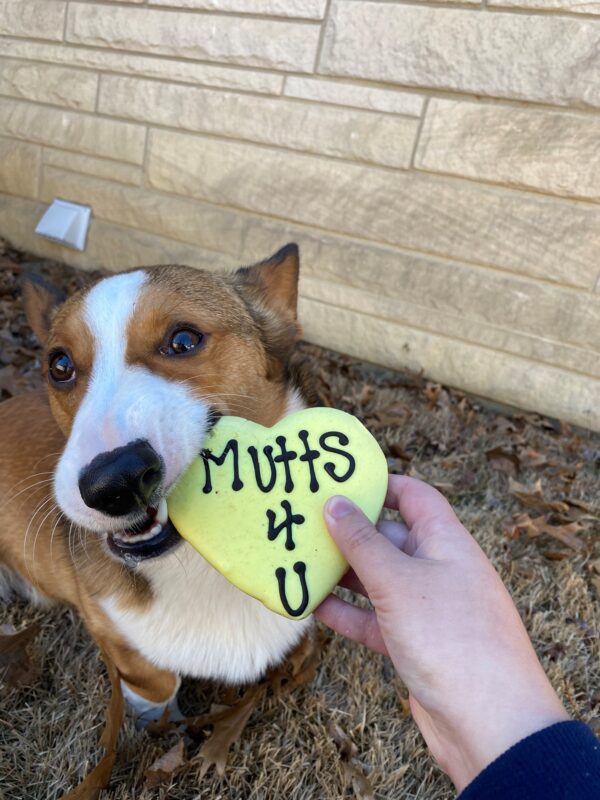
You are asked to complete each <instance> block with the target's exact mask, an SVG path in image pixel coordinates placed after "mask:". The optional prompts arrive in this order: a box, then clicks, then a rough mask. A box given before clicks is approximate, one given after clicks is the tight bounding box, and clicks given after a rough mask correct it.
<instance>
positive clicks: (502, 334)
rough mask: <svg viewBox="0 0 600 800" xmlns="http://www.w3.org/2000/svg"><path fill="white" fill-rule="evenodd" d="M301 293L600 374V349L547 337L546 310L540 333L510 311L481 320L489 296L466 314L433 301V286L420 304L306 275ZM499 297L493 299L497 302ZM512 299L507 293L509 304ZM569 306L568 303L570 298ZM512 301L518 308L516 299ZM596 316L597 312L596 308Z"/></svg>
mask: <svg viewBox="0 0 600 800" xmlns="http://www.w3.org/2000/svg"><path fill="white" fill-rule="evenodd" d="M305 263H306V260H305ZM482 283H484V282H483V281H482ZM484 286H485V283H484ZM469 288H470V287H467V288H466V291H465V294H469V295H470V291H469ZM515 289H516V287H515ZM300 293H301V295H302V296H304V297H306V298H309V299H313V300H318V301H319V302H325V303H329V304H331V305H334V306H339V307H340V308H344V309H347V310H352V311H356V312H357V313H361V314H369V315H371V316H373V317H377V318H381V319H385V320H389V321H390V322H391V323H392V324H401V325H407V326H409V327H414V328H417V329H420V330H426V331H429V332H431V333H435V334H437V335H439V336H446V337H448V338H450V339H457V340H461V341H466V342H471V343H473V344H476V345H480V346H483V347H489V348H490V349H492V350H498V351H502V352H504V353H512V354H513V355H515V356H520V357H522V358H528V359H531V360H532V361H537V362H543V363H545V364H547V365H548V366H553V367H560V368H563V369H565V370H569V371H574V372H579V373H584V374H586V375H590V376H592V377H595V378H600V359H599V358H598V352H597V350H589V349H583V348H581V347H577V346H574V345H571V344H569V343H568V342H566V341H561V340H560V339H559V338H543V333H542V329H543V323H544V319H543V316H544V314H543V313H542V314H541V315H540V317H541V318H540V323H541V324H540V331H539V335H536V334H535V333H533V334H530V333H524V332H523V331H521V330H518V329H517V328H515V329H512V328H510V327H508V325H509V320H508V316H509V315H507V319H506V320H505V321H504V322H503V323H502V325H495V324H492V323H491V322H487V321H486V320H485V319H483V320H482V319H480V316H481V310H482V307H483V306H484V305H485V304H486V302H489V299H488V298H489V295H487V294H484V295H483V297H481V296H479V297H476V298H475V300H476V306H475V309H469V311H468V313H465V314H463V315H460V314H458V313H456V312H455V311H453V310H452V309H451V308H450V304H449V303H446V302H444V298H443V297H442V298H441V301H440V302H439V304H438V306H437V307H436V306H435V305H434V303H435V300H436V299H439V297H440V296H439V295H438V294H437V293H436V292H435V290H434V293H433V296H432V297H431V298H427V299H425V300H424V298H423V297H421V298H420V299H421V301H422V302H421V303H418V302H417V301H415V300H410V299H409V297H408V296H403V295H400V296H398V295H397V293H395V292H388V293H381V292H380V291H378V290H376V289H374V290H373V291H369V289H359V288H356V287H355V286H348V285H342V284H339V283H332V282H328V281H324V280H320V279H318V278H311V277H308V276H307V275H306V274H305V275H304V277H303V278H302V279H301V283H300ZM499 296H500V295H497V296H496V297H495V302H496V304H497V303H498V297H499ZM503 299H504V298H503ZM510 299H511V298H510V295H509V303H510ZM567 304H569V298H568V297H567ZM512 305H513V306H514V303H513V304H512ZM558 311H559V307H557V312H558ZM589 316H590V315H589V314H588V317H589ZM592 316H597V311H596V313H595V314H594V315H592ZM529 317H530V320H531V322H532V323H533V322H534V320H536V319H537V315H536V314H535V312H533V313H531V314H529ZM590 334H591V330H589V331H587V335H588V337H589V336H590Z"/></svg>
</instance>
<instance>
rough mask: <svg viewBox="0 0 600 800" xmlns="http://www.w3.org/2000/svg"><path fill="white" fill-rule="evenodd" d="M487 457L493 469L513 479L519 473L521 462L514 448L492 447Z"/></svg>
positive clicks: (486, 454)
mask: <svg viewBox="0 0 600 800" xmlns="http://www.w3.org/2000/svg"><path fill="white" fill-rule="evenodd" d="M485 457H486V458H487V460H488V461H489V463H490V466H491V467H492V468H493V469H497V470H499V471H500V472H505V473H506V474H507V475H512V476H513V477H514V476H515V475H516V474H517V473H518V472H519V468H520V462H519V459H518V457H517V455H516V454H515V453H514V452H513V450H512V448H508V447H492V449H491V450H486V453H485Z"/></svg>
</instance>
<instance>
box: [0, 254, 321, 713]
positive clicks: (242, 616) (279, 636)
mask: <svg viewBox="0 0 600 800" xmlns="http://www.w3.org/2000/svg"><path fill="white" fill-rule="evenodd" d="M298 266H299V265H298V248H297V247H296V245H292V244H290V245H287V246H286V247H284V248H283V249H282V250H280V251H279V252H278V253H276V254H275V255H274V256H272V257H271V258H270V259H268V260H267V261H264V262H261V263H260V264H257V265H255V266H253V267H244V268H241V269H239V270H237V272H234V273H232V274H230V275H223V274H216V273H211V272H206V271H203V270H197V269H193V268H190V267H181V266H161V267H151V268H142V269H135V270H132V271H129V272H125V273H121V274H118V275H114V276H111V277H108V278H104V279H102V280H100V281H98V282H96V283H95V284H94V285H92V286H91V287H89V288H87V289H84V290H82V291H80V292H79V293H77V294H76V295H74V296H72V297H71V298H69V299H68V300H66V302H64V303H59V302H57V301H58V298H57V297H56V294H55V293H53V292H51V291H49V290H48V288H47V287H44V286H43V285H41V284H38V283H36V282H29V283H26V284H25V286H24V298H25V307H26V311H27V314H28V316H29V319H30V321H31V323H32V327H33V329H34V332H35V333H36V335H37V336H38V338H39V339H40V341H41V342H43V343H44V346H45V353H44V357H45V359H46V361H47V365H48V367H47V369H48V397H49V401H50V402H49V404H48V400H47V398H46V396H45V393H32V394H30V395H25V396H19V397H16V398H14V399H12V400H9V401H6V402H4V403H2V404H0V441H1V442H2V445H1V450H0V590H2V589H3V588H4V593H5V594H6V593H7V590H10V589H11V588H14V587H15V586H18V588H20V589H23V588H25V589H26V591H27V592H28V593H29V596H30V597H34V598H49V599H52V600H58V601H63V602H66V603H69V604H71V605H72V606H74V607H76V608H77V610H78V612H79V614H80V615H81V617H82V618H83V620H84V622H85V625H86V626H87V628H88V630H89V631H90V633H91V635H92V636H93V637H94V639H95V640H96V641H97V642H98V644H99V645H100V646H101V647H102V648H103V649H104V650H105V651H106V652H107V653H108V654H109V656H110V657H111V658H112V659H113V661H114V662H115V664H116V666H117V668H118V670H119V673H120V675H121V678H122V683H123V686H124V691H125V696H126V698H127V699H128V700H129V702H130V703H131V704H132V705H133V706H134V708H135V710H136V712H137V714H138V716H140V717H141V718H142V719H153V718H158V717H159V716H160V715H161V714H162V712H163V710H164V708H165V707H166V706H168V707H169V708H170V709H171V710H172V711H173V713H175V711H176V708H177V706H176V699H175V696H176V693H177V689H178V687H179V680H180V679H179V676H180V675H189V676H195V677H202V678H210V679H216V680H219V681H224V682H229V683H245V682H250V681H254V680H256V679H257V678H259V677H260V676H261V675H262V674H263V673H264V672H265V671H266V669H267V668H268V667H269V666H271V665H274V664H277V663H278V662H280V661H282V660H283V659H284V657H285V656H286V654H287V653H288V652H289V651H290V650H291V649H292V648H293V647H294V646H295V645H296V644H297V643H298V642H299V640H300V639H301V638H302V637H303V635H304V634H305V633H306V632H307V627H308V626H310V624H311V623H310V621H308V620H307V621H302V622H298V621H292V620H288V619H284V618H283V617H281V616H278V615H276V614H274V613H273V612H271V611H269V610H267V609H266V608H265V607H264V606H262V605H261V604H260V603H259V602H258V601H256V600H254V599H253V598H251V597H248V596H247V595H245V594H243V593H242V592H240V591H239V590H238V589H236V588H235V587H234V586H232V585H231V584H230V583H229V582H228V581H227V580H225V578H223V577H222V576H221V575H220V574H219V573H218V572H216V571H215V570H214V569H213V568H212V567H211V566H210V565H209V564H208V563H207V562H206V561H205V560H204V559H203V558H202V557H201V556H200V555H199V554H198V553H197V552H196V551H195V550H193V549H192V548H191V547H190V546H189V545H188V544H187V543H186V542H184V541H183V540H182V539H181V538H180V536H179V534H178V533H177V531H176V530H175V529H174V527H173V525H172V524H171V523H170V522H169V520H168V516H167V511H166V502H165V496H166V495H167V494H168V492H169V489H170V487H172V486H173V484H174V483H175V481H177V479H178V477H179V476H180V475H181V474H182V472H183V471H184V470H185V469H186V467H187V466H188V465H189V464H190V462H191V461H192V460H193V459H194V458H196V457H197V455H198V454H199V452H200V450H201V449H202V443H203V441H204V439H205V437H206V434H207V432H208V431H209V430H210V428H211V426H212V425H213V424H214V423H215V421H216V420H217V419H218V417H219V416H220V415H222V414H235V415H238V416H242V417H246V418H247V419H250V420H253V421H255V422H258V423H260V424H262V425H267V426H270V425H273V424H274V423H276V422H277V421H278V420H279V419H281V418H282V417H283V416H285V415H286V414H288V413H290V412H292V411H295V410H298V409H300V408H302V407H303V406H304V405H305V402H304V400H303V398H302V394H301V390H300V387H299V386H297V385H295V383H294V379H293V378H292V377H291V373H290V370H289V361H290V356H291V355H292V351H293V349H294V346H295V343H296V341H297V338H298V334H299V326H298V323H297V320H296V303H297V284H298Z"/></svg>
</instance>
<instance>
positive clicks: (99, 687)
mask: <svg viewBox="0 0 600 800" xmlns="http://www.w3.org/2000/svg"><path fill="white" fill-rule="evenodd" d="M13 258H14V260H17V261H18V260H26V256H20V255H19V256H13ZM38 267H39V265H38ZM44 269H46V267H45V266H44ZM51 271H52V272H53V273H54V274H55V276H56V275H62V276H64V275H65V271H64V270H60V269H59V268H57V267H52V268H51ZM0 279H1V280H2V284H1V286H2V287H3V289H2V290H1V291H0V300H2V299H3V301H4V305H3V307H2V308H0V311H2V310H3V313H4V315H5V317H6V315H7V314H8V313H9V311H10V319H8V324H7V325H6V326H5V327H4V331H5V332H6V331H7V330H8V332H9V334H10V335H12V336H13V338H14V339H15V340H16V339H18V338H19V337H23V336H24V335H26V326H25V325H24V323H23V319H22V317H21V316H20V312H19V298H18V296H17V295H18V292H16V291H14V275H13V273H10V275H9V271H8V270H6V269H5V270H1V269H0ZM11 281H12V283H11ZM65 282H66V280H65ZM7 309H8V310H9V311H7ZM2 325H3V319H2V317H0V331H1V329H2ZM24 332H25V333H24ZM3 341H4V343H9V344H10V342H9V340H8V339H7V338H6V336H5V337H4V340H2V339H0V343H1V342H3ZM1 346H4V345H1ZM27 346H28V347H29V348H30V349H31V342H29V343H28V345H27ZM13 349H14V348H13ZM6 352H8V350H7V349H5V350H3V353H6ZM11 352H12V350H11ZM15 353H17V350H16V349H15ZM304 353H305V356H306V358H307V359H308V360H309V361H310V363H311V366H312V368H313V370H314V372H315V373H316V374H318V375H320V392H321V396H322V397H323V398H324V399H327V396H330V397H331V399H332V401H333V402H334V404H335V405H337V406H339V407H340V408H343V409H345V410H348V411H350V412H352V413H354V414H357V415H358V416H359V417H361V418H363V419H365V420H366V421H367V423H368V424H369V426H370V427H371V428H372V429H374V430H375V433H376V435H377V436H378V438H379V440H380V442H381V444H382V445H383V446H384V448H385V449H386V451H387V452H393V453H395V454H396V456H399V457H396V458H394V457H390V467H391V469H393V470H395V471H408V472H412V473H413V474H418V475H420V476H422V477H424V478H426V479H427V480H430V481H432V482H434V483H436V484H438V485H439V486H440V487H441V488H442V489H443V491H445V493H446V494H447V495H448V496H449V498H450V499H451V501H452V502H453V504H454V506H455V508H456V510H457V512H458V513H459V515H460V517H461V519H462V520H463V522H464V523H465V525H466V526H467V527H468V528H469V529H470V530H471V531H472V532H473V535H474V536H475V537H476V538H477V540H478V541H479V542H480V544H481V546H482V547H483V549H484V550H485V552H486V553H487V554H488V556H489V557H490V558H491V559H492V561H493V562H494V564H495V565H496V567H497V569H498V570H499V572H500V574H501V576H502V578H503V580H504V581H505V582H506V583H507V585H508V586H509V588H510V591H511V592H512V595H513V597H514V599H515V601H516V603H517V605H518V607H519V610H520V612H521V614H522V616H523V618H524V620H525V623H526V626H527V629H528V631H529V633H530V635H531V637H532V639H533V642H534V645H535V648H536V650H537V652H538V654H539V656H540V658H541V660H542V663H543V664H544V667H545V668H546V670H547V672H548V674H549V676H550V678H551V680H552V683H553V684H554V686H555V687H556V689H557V690H558V692H559V693H560V695H561V697H562V698H563V700H564V702H565V704H566V706H567V708H568V709H569V711H570V712H571V713H572V714H573V715H575V716H577V717H579V718H581V719H583V720H586V721H592V722H594V723H595V722H596V721H597V720H598V716H599V715H600V709H599V708H598V706H599V704H600V668H599V658H598V638H597V631H598V615H597V601H598V597H597V595H596V594H595V589H594V586H593V577H594V573H593V568H592V563H593V561H594V559H595V560H596V563H597V564H598V563H599V562H598V553H597V550H595V548H596V547H597V542H598V536H597V528H596V527H595V524H594V523H587V526H586V529H585V530H584V531H582V532H581V533H579V536H580V537H581V538H582V539H583V540H584V541H585V543H586V546H585V548H584V549H583V550H582V551H580V552H574V551H572V550H569V549H568V548H566V547H564V546H563V545H562V544H561V543H559V542H557V541H555V540H553V539H552V538H549V537H547V536H543V537H539V538H535V539H530V538H528V537H526V536H521V537H518V538H514V539H511V538H507V537H506V536H505V535H504V531H505V530H506V529H508V528H509V527H510V524H511V518H512V515H513V513H515V512H518V511H522V510H523V509H522V508H521V506H520V505H519V503H518V502H517V500H515V499H514V498H513V497H512V496H511V495H509V493H508V477H507V475H506V474H505V473H504V472H503V471H501V470H498V469H495V468H493V464H492V463H491V462H489V460H488V459H487V458H486V455H485V454H486V451H488V450H490V449H491V448H493V447H496V446H499V445H502V446H510V447H512V448H514V449H516V450H519V452H521V450H524V449H526V448H533V449H534V450H535V451H536V452H538V453H543V454H544V455H545V456H546V457H547V458H548V460H549V461H550V463H549V464H547V465H545V466H542V467H538V468H532V469H529V468H526V467H524V468H523V469H522V471H521V473H520V474H519V476H518V478H519V480H520V481H521V482H523V483H528V484H532V483H533V481H534V480H535V479H536V478H538V477H541V478H542V481H543V486H544V491H545V492H546V493H547V495H548V496H551V497H552V498H553V499H561V498H563V497H565V496H571V497H574V498H579V499H584V500H586V501H587V502H589V503H592V504H595V503H596V500H597V488H596V487H597V485H598V467H599V465H600V436H598V435H592V434H587V433H584V432H575V431H572V430H570V429H569V428H568V427H566V426H560V425H557V424H547V423H546V422H545V421H544V420H541V419H540V418H538V417H536V416H533V415H530V416H525V417H521V418H518V419H516V420H514V419H513V421H512V422H511V421H509V419H508V418H507V417H506V416H505V415H504V414H503V413H499V412H498V413H497V412H494V411H490V410H485V409H483V408H481V407H480V406H478V405H476V404H475V405H474V404H473V403H472V401H469V400H467V399H463V398H462V396H461V395H460V394H458V393H453V392H447V391H445V390H441V391H440V389H439V388H437V387H431V386H428V385H427V384H425V383H424V382H422V381H420V380H414V379H411V378H408V379H407V378H406V376H404V377H403V376H400V375H398V374H397V373H389V372H384V371H381V370H374V369H372V368H369V367H366V366H365V365H361V364H359V363H357V362H355V361H352V360H351V359H347V358H344V357H341V356H337V355H335V354H331V353H328V352H326V351H323V350H320V349H318V348H313V347H308V346H306V347H305V348H304ZM28 358H29V360H28ZM28 358H25V357H21V356H18V353H17V355H15V359H14V360H15V361H16V364H17V370H16V371H17V373H18V374H16V375H15V379H16V380H17V386H18V390H21V388H23V387H24V385H25V384H26V383H30V382H31V381H32V380H34V378H33V377H32V374H33V373H32V372H31V358H34V355H31V354H30V357H28ZM5 362H7V359H5ZM1 366H2V364H1V363H0V367H1ZM7 393H9V392H7ZM513 428H514V430H513ZM390 448H391V450H390ZM407 459H408V460H407ZM33 621H38V622H39V623H40V624H41V628H42V633H41V635H40V636H39V637H38V640H37V643H36V650H37V652H36V657H37V658H38V659H39V660H40V662H41V668H42V669H41V677H40V678H39V680H38V682H37V683H36V684H35V685H34V686H32V687H30V688H20V689H14V690H8V689H6V688H4V689H2V690H0V691H1V692H2V705H1V710H0V775H1V777H0V797H2V798H6V800H9V799H10V800H25V798H26V799H27V800H34V799H39V800H42V799H43V800H46V799H47V800H51V799H52V800H54V798H59V797H60V796H61V794H62V793H64V792H65V791H67V790H68V789H70V788H72V787H73V786H74V785H75V784H76V783H77V782H78V781H79V780H80V779H81V778H82V777H83V776H84V775H85V774H86V772H87V771H88V770H89V769H90V767H91V766H93V765H94V764H95V763H96V761H97V758H98V755H99V749H98V746H97V741H98V736H99V731H100V729H101V726H102V722H103V711H104V708H105V706H106V702H107V699H108V692H109V684H108V679H107V677H106V675H105V674H104V672H103V668H102V666H101V661H100V658H99V655H98V652H97V649H96V647H95V646H94V644H93V643H92V642H91V640H90V638H89V637H88V635H87V633H86V632H85V630H84V629H83V627H82V625H81V624H80V623H79V622H78V621H77V619H76V618H75V617H74V615H73V613H72V612H71V611H69V610H65V609H52V610H45V611H44V610H35V609H33V608H31V607H28V606H26V605H24V604H16V605H13V606H11V607H9V608H3V609H2V610H1V617H0V622H2V623H12V624H13V625H14V626H15V627H16V628H18V629H20V628H21V627H23V626H25V625H27V624H29V623H31V622H33ZM402 691H403V690H402V687H401V685H400V683H399V681H398V680H397V678H396V676H395V674H394V671H393V669H392V667H391V665H390V663H389V661H388V660H387V659H385V658H383V657H380V656H378V655H374V654H372V653H369V652H367V651H366V650H364V649H361V648H360V647H358V646H356V645H354V644H351V643H349V642H346V641H344V640H342V639H341V638H339V637H332V638H331V639H330V640H329V641H328V642H327V643H326V645H325V647H324V651H323V656H322V661H321V664H320V668H319V670H318V674H317V677H316V679H315V681H314V682H313V684H312V685H310V686H309V687H307V688H303V689H301V690H299V691H298V692H296V693H295V694H292V695H286V696H284V697H283V698H282V699H276V698H274V697H273V696H269V697H268V698H267V699H266V700H265V701H264V702H263V704H262V706H261V707H260V708H259V710H258V711H257V712H255V713H254V715H253V717H252V718H251V720H250V723H249V725H248V728H247V730H246V733H245V735H244V736H243V738H242V740H241V741H240V742H238V743H237V745H236V746H235V748H234V751H233V753H232V756H231V758H230V764H229V767H228V770H227V772H226V775H225V777H224V778H222V779H220V778H218V777H217V776H216V775H215V774H214V772H210V773H209V774H208V775H207V776H206V777H205V778H204V779H202V780H199V777H198V776H199V771H200V761H199V759H198V758H195V757H194V754H195V753H197V749H198V745H197V744H192V745H191V746H190V748H189V751H188V752H189V753H190V756H191V757H190V760H189V762H188V763H187V764H186V766H185V767H184V768H183V770H182V771H181V772H180V773H179V774H178V775H177V776H176V777H175V778H174V780H173V781H172V782H171V783H170V784H168V785H165V786H164V787H161V788H158V789H152V790H150V789H144V788H143V776H144V771H145V770H146V769H147V768H148V767H149V766H150V764H151V763H152V762H153V760H154V759H155V758H156V757H157V756H158V755H160V754H161V753H163V752H164V751H165V750H167V749H168V748H169V747H170V746H171V745H172V744H173V743H174V741H175V740H176V738H177V736H176V735H175V736H174V735H171V736H170V737H168V736H167V737H165V738H163V739H152V738H150V737H149V736H148V734H147V733H143V732H142V733H140V732H136V731H135V730H134V728H133V725H132V724H131V722H129V721H128V722H127V723H126V725H125V727H124V730H123V732H122V735H121V740H120V750H119V756H118V760H117V764H116V766H115V770H114V772H113V779H112V783H111V788H110V790H109V792H107V793H106V797H111V798H114V799H115V800H131V798H135V800H149V799H150V798H165V797H169V798H170V800H184V798H185V800H192V798H213V800H218V798H227V799H228V800H242V798H244V800H250V798H256V800H258V799H259V798H269V800H271V799H272V798H286V800H288V799H289V800H301V799H302V800H304V798H323V800H326V799H328V798H331V799H332V800H333V798H342V797H353V796H354V791H353V789H352V786H351V785H350V784H349V783H348V782H347V778H346V777H345V773H344V771H343V769H342V765H341V764H340V760H339V757H338V753H337V750H336V746H335V744H334V743H333V741H332V740H331V738H330V735H329V733H328V725H329V723H330V721H332V720H333V721H335V722H337V723H338V724H339V726H340V727H341V728H342V729H343V730H344V731H345V732H346V733H347V734H348V735H349V736H350V737H351V738H352V740H353V741H354V743H355V744H356V746H357V748H358V758H359V760H360V762H361V763H362V765H363V767H364V771H365V773H366V774H368V776H369V779H370V781H371V783H372V785H373V787H374V790H375V796H376V797H378V798H405V799H406V800H412V799H413V798H414V799H415V800H416V798H427V800H442V798H450V797H452V796H453V790H452V787H451V785H450V783H449V782H448V780H447V779H446V778H445V776H444V775H443V774H442V773H441V771H440V770H439V769H438V768H437V767H436V766H435V765H434V764H433V762H432V761H431V759H430V758H429V756H428V754H427V751H426V749H425V746H424V743H423V741H422V739H421V738H420V736H419V734H418V732H417V731H416V729H415V726H414V724H413V723H412V721H411V720H410V718H407V717H406V716H404V715H403V713H402V705H401V703H400V702H399V694H400V695H401V694H402ZM218 695H219V689H218V687H214V686H210V685H203V684H199V683H197V682H189V683H186V684H185V685H184V689H183V692H182V705H183V707H184V709H185V710H186V711H189V712H190V713H191V712H195V713H201V712H203V711H205V710H206V709H207V708H208V706H209V705H210V703H211V702H212V701H213V700H215V699H216V698H217V697H218ZM489 724H490V725H493V724H494V720H493V718H490V720H489Z"/></svg>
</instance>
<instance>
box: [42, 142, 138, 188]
mask: <svg viewBox="0 0 600 800" xmlns="http://www.w3.org/2000/svg"><path fill="white" fill-rule="evenodd" d="M44 164H47V165H49V166H53V167H63V168H64V169H66V170H69V171H70V172H81V173H83V174H84V175H93V176H94V177H96V178H106V179H107V180H111V181H117V183H128V184H132V185H134V186H139V185H140V183H141V181H142V169H141V167H134V166H132V165H131V164H123V163H122V162H120V161H112V160H109V159H106V158H94V157H93V156H83V155H80V154H79V153H70V152H68V151H67V150H51V149H50V148H45V149H44Z"/></svg>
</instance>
